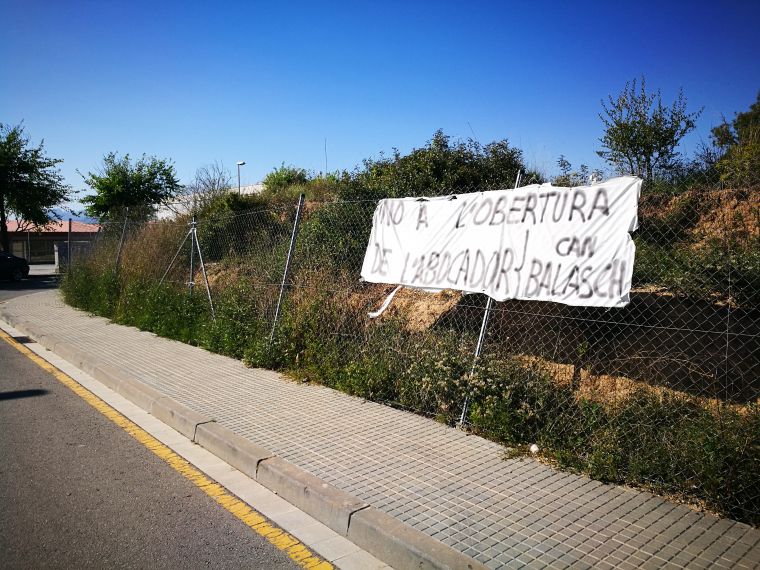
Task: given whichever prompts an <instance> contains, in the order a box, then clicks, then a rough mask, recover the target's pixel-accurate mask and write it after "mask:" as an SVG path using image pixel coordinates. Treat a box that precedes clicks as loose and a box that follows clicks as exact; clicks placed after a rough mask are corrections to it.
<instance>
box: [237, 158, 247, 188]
mask: <svg viewBox="0 0 760 570" xmlns="http://www.w3.org/2000/svg"><path fill="white" fill-rule="evenodd" d="M244 164H245V160H238V162H237V167H238V195H240V167H241V166H243V165H244Z"/></svg>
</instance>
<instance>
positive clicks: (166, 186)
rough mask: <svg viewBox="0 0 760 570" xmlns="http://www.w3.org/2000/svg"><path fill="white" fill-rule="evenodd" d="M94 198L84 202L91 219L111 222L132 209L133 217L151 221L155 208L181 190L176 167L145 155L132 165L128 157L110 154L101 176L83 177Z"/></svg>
mask: <svg viewBox="0 0 760 570" xmlns="http://www.w3.org/2000/svg"><path fill="white" fill-rule="evenodd" d="M82 177H83V178H84V181H85V183H86V184H87V185H88V186H89V187H90V188H91V189H92V190H94V191H95V194H93V195H90V196H86V197H85V198H83V199H82V203H83V204H85V211H86V212H87V214H88V215H90V216H94V217H97V218H100V219H101V220H108V219H112V218H114V217H120V216H121V215H122V214H123V212H124V209H125V208H129V210H130V217H132V218H137V219H148V218H150V217H152V216H153V215H154V214H155V210H156V206H158V205H159V204H165V203H166V202H167V201H169V200H171V199H172V198H173V197H174V196H175V195H176V194H177V192H179V191H180V189H181V188H182V187H181V185H180V183H179V180H177V175H176V173H175V171H174V165H173V164H171V163H170V162H169V161H167V160H164V159H159V158H156V157H154V156H146V155H142V157H141V158H140V159H139V160H137V161H136V162H134V163H133V162H132V160H131V159H130V157H129V155H128V154H125V155H124V156H123V157H119V156H118V155H117V154H116V153H113V152H111V153H109V154H107V155H106V156H105V157H104V158H103V164H102V166H101V167H100V169H99V171H98V172H89V173H88V174H87V176H82Z"/></svg>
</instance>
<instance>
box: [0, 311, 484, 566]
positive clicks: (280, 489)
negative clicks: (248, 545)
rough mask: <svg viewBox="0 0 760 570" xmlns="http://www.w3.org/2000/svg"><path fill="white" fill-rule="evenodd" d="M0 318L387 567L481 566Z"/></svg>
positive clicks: (89, 359) (0, 314) (49, 338)
mask: <svg viewBox="0 0 760 570" xmlns="http://www.w3.org/2000/svg"><path fill="white" fill-rule="evenodd" d="M0 318H2V319H4V320H5V321H6V322H8V323H10V324H11V325H12V326H13V327H15V328H17V329H18V330H20V331H21V332H23V333H24V334H26V335H27V336H29V337H31V338H33V339H34V340H35V341H36V342H38V343H39V344H41V345H42V346H44V347H45V348H47V349H48V350H50V351H51V352H54V353H55V354H57V355H58V356H60V357H61V358H63V359H64V360H67V361H68V362H70V363H71V364H73V365H74V366H76V367H77V368H79V369H81V370H83V371H84V372H86V373H88V374H89V375H90V376H92V377H93V378H95V379H96V380H98V381H99V382H102V383H103V384H104V385H106V386H108V387H109V388H111V389H112V390H114V391H115V392H117V393H118V394H121V395H122V396H124V397H125V398H127V399H128V400H131V401H132V402H133V403H134V404H136V405H137V406H139V407H141V408H143V409H144V410H145V411H147V412H149V413H150V414H152V415H153V416H155V417H156V418H157V419H159V420H161V421H162V422H164V423H165V424H167V425H168V426H170V427H172V428H173V429H175V430H177V431H178V432H180V433H182V434H183V435H185V436H186V437H187V438H189V439H191V440H192V441H194V442H195V443H197V444H198V445H201V446H202V447H204V448H205V449H207V450H208V451H210V452H211V453H213V454H214V455H216V456H217V457H219V458H220V459H223V460H224V461H226V462H227V463H229V464H230V465H232V466H233V467H235V468H236V469H238V470H240V471H241V472H243V473H245V474H246V475H247V476H249V477H251V478H252V479H255V480H256V481H257V482H259V483H260V484H262V485H263V486H265V487H267V488H268V489H269V490H271V491H273V492H275V493H277V494H278V495H280V496H281V497H282V498H283V499H285V500H286V501H288V502H290V503H291V504H293V505H295V506H296V507H298V508H299V509H301V510H303V511H304V512H306V513H308V514H309V515H311V516H312V517H314V518H315V519H317V520H319V521H320V522H322V523H323V524H325V525H326V526H328V527H330V528H331V529H333V530H334V531H336V532H338V533H340V534H341V535H343V536H345V537H346V538H348V539H349V540H350V541H352V542H354V543H355V544H356V545H357V546H359V547H361V548H363V549H364V550H366V551H367V552H369V553H370V554H372V555H373V556H375V557H376V558H378V559H380V560H382V561H383V562H385V563H387V564H389V565H390V566H392V567H394V568H397V569H398V570H402V569H406V568H409V569H417V570H420V569H425V570H428V569H429V570H459V569H468V570H485V569H486V566H485V565H483V564H481V563H480V562H477V561H475V560H473V559H472V558H470V557H469V556H466V555H464V554H463V553H462V552H460V551H458V550H455V549H453V548H451V547H450V546H447V545H445V544H443V543H442V542H440V541H438V540H436V539H434V538H433V537H431V536H429V535H427V534H425V533H423V532H420V531H418V530H416V529H414V528H412V527H410V526H409V525H407V524H404V523H403V522H401V521H399V520H398V519H395V518H394V517H392V516H390V515H387V514H385V513H383V512H381V511H379V510H377V509H375V508H374V507H372V506H370V505H368V504H367V503H365V502H363V501H361V500H360V499H359V498H357V497H355V496H353V495H351V494H349V493H346V492H344V491H341V490H340V489H338V488H337V487H334V486H333V485H330V484H329V483H326V482H325V481H323V480H322V479H320V478H318V477H315V476H314V475H312V474H311V473H308V472H307V471H304V470H303V469H301V468H300V467H298V466H296V465H294V464H292V463H290V462H288V461H286V460H284V459H282V458H280V457H277V456H275V455H274V454H273V453H271V452H270V451H268V450H266V449H264V448H263V447H260V446H258V445H256V444H255V443H253V442H251V441H249V440H247V439H245V438H243V437H241V436H239V435H237V434H235V433H234V432H232V431H231V430H229V429H227V428H225V427H224V426H221V425H219V424H217V423H216V422H215V421H214V419H213V418H211V417H208V416H204V415H203V414H201V413H199V412H196V411H194V410H191V409H190V408H188V407H187V406H185V405H184V404H181V403H179V402H177V401H176V400H174V399H172V398H170V397H169V396H166V395H165V394H163V393H162V392H160V391H158V390H156V389H155V388H153V387H151V386H148V385H147V384H145V383H143V382H140V381H139V380H137V379H135V378H134V377H132V376H129V375H128V374H126V373H124V372H123V371H121V370H119V369H117V368H115V367H114V366H111V365H110V364H106V363H100V362H98V359H97V358H96V357H94V356H92V355H90V354H88V353H86V352H85V351H82V350H81V349H79V348H76V347H74V346H73V345H71V344H69V343H67V342H65V341H63V340H61V339H59V338H57V337H56V336H55V335H52V334H50V333H48V332H46V331H43V330H41V329H40V328H39V327H37V326H36V325H35V324H34V323H31V322H28V321H24V320H22V319H18V318H15V317H13V316H12V315H8V314H5V312H4V311H2V310H0Z"/></svg>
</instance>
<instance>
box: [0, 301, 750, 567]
mask: <svg viewBox="0 0 760 570" xmlns="http://www.w3.org/2000/svg"><path fill="white" fill-rule="evenodd" d="M0 318H3V319H5V320H7V321H8V322H10V323H11V324H14V326H16V327H17V328H20V329H22V330H23V328H24V327H23V322H24V321H26V322H28V323H33V324H34V325H35V328H36V329H37V330H49V331H50V333H53V334H55V335H56V336H57V337H58V338H62V339H66V341H67V342H68V343H69V344H70V345H72V346H74V347H76V348H77V349H79V350H80V351H84V352H87V353H88V354H89V355H91V357H92V358H94V359H96V360H98V361H101V362H103V363H105V364H109V365H111V366H113V367H116V368H118V369H120V370H121V371H123V372H124V373H125V374H127V375H129V376H132V377H134V378H136V379H138V380H139V381H141V382H143V383H145V384H147V385H149V386H151V387H153V388H155V389H156V390H158V391H160V392H161V393H163V394H165V395H166V396H169V397H170V398H173V399H175V400H177V401H178V402H180V403H182V404H184V405H185V406H187V407H188V408H190V409H192V410H194V411H196V412H199V413H201V414H203V415H206V416H211V417H213V418H214V420H215V421H216V422H217V423H218V424H220V425H222V426H224V427H226V428H228V429H230V430H232V431H233V432H234V433H235V434H237V435H239V436H242V437H243V438H246V439H248V440H250V441H252V442H253V443H255V444H257V445H259V446H262V447H264V448H266V449H268V450H270V451H271V452H272V453H274V454H276V455H277V456H279V457H281V458H282V459H284V460H286V461H289V462H291V463H293V464H295V465H296V466H298V467H300V468H301V469H302V470H305V471H306V472H308V473H310V474H312V475H314V476H316V477H318V478H320V479H322V480H324V481H326V482H328V483H330V484H331V485H333V486H335V487H337V488H339V489H341V490H342V491H345V492H346V493H349V494H351V495H353V496H355V497H357V498H358V499H360V500H361V501H363V502H365V503H368V504H369V505H371V506H373V507H375V508H377V509H379V510H381V511H383V512H385V513H387V514H388V515H390V516H392V517H395V518H396V519H398V520H399V521H402V522H404V523H405V524H406V525H409V526H410V527H412V528H414V529H417V530H419V531H422V532H423V533H426V534H427V535H429V536H431V537H433V538H435V539H436V540H438V541H440V542H442V543H444V544H446V545H449V546H451V547H453V548H454V549H456V550H458V551H461V552H463V553H464V554H466V555H468V556H470V557H472V558H473V559H475V560H477V561H479V562H481V563H483V564H485V565H486V566H488V567H490V568H501V567H510V568H511V567H515V568H518V567H522V566H527V567H530V568H539V567H552V568H564V567H572V568H590V567H594V568H660V567H662V568H687V567H688V568H707V567H712V566H715V567H724V568H732V567H735V568H760V531H759V530H757V529H753V528H751V527H749V526H747V525H744V524H741V523H737V522H734V521H731V520H727V519H719V518H717V517H714V516H711V515H707V514H702V513H696V512H694V511H692V510H691V509H689V508H688V507H685V506H682V505H675V504H672V503H669V502H667V501H665V500H663V499H660V498H658V497H655V496H652V495H650V494H648V493H644V492H640V491H636V490H631V489H624V488H620V487H616V486H611V485H604V484H602V483H598V482H596V481H592V480H590V479H588V478H586V477H582V476H578V475H572V474H568V473H562V472H558V471H555V470H553V469H551V468H549V467H547V466H545V465H542V464H541V463H539V462H537V461H534V460H531V459H513V460H504V459H503V450H502V448H501V447H500V446H499V445H496V444H494V443H491V442H489V441H486V440H484V439H482V438H479V437H477V436H472V435H467V434H465V433H463V432H461V431H458V430H455V429H451V428H448V427H446V426H443V425H441V424H438V423H436V422H434V421H431V420H428V419H425V418H421V417H418V416H415V415H412V414H409V413H406V412H402V411H398V410H394V409H391V408H388V407H385V406H382V405H378V404H374V403H369V402H365V401H363V400H361V399H358V398H353V397H350V396H347V395H344V394H341V393H339V392H336V391H333V390H331V389H328V388H323V387H319V386H311V385H304V384H300V383H296V382H292V381H289V380H287V379H285V378H284V377H282V376H281V375H279V374H277V373H274V372H270V371H266V370H258V369H248V368H245V367H244V366H243V365H242V364H241V363H240V362H238V361H236V360H233V359H229V358H226V357H222V356H219V355H214V354H211V353H208V352H206V351H204V350H202V349H198V348H194V347H191V346H188V345H184V344H182V343H178V342H174V341H170V340H166V339H161V338H158V337H156V336H155V335H153V334H150V333H145V332H140V331H138V330H137V329H134V328H130V327H124V326H120V325H114V324H111V323H109V322H108V321H107V320H105V319H102V318H99V317H92V316H88V315H87V314H85V313H82V312H80V311H76V310H74V309H71V308H70V307H67V306H66V305H64V304H63V302H62V301H61V300H60V298H59V297H58V293H57V292H56V291H46V292H42V293H37V294H34V295H27V296H24V297H19V298H17V299H13V300H11V301H8V302H6V303H3V304H0Z"/></svg>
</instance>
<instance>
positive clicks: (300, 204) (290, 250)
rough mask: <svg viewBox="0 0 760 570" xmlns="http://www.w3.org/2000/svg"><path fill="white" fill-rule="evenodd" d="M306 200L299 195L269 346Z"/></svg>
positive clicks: (275, 327)
mask: <svg viewBox="0 0 760 570" xmlns="http://www.w3.org/2000/svg"><path fill="white" fill-rule="evenodd" d="M305 199H306V195H305V194H301V195H300V196H299V197H298V207H297V208H296V219H295V221H294V222H293V233H292V234H291V236H290V247H289V248H288V258H287V259H286V260H285V271H283V272H282V283H281V284H280V296H279V298H278V299H277V307H276V308H275V311H274V319H273V322H272V332H271V334H270V335H269V344H272V342H274V333H275V331H276V330H277V320H278V319H279V317H280V309H281V308H282V300H283V299H284V297H285V285H286V283H287V281H288V274H289V273H290V263H291V261H292V260H293V252H294V251H295V248H296V236H297V235H298V226H299V224H300V222H301V211H302V210H303V203H304V200H305Z"/></svg>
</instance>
